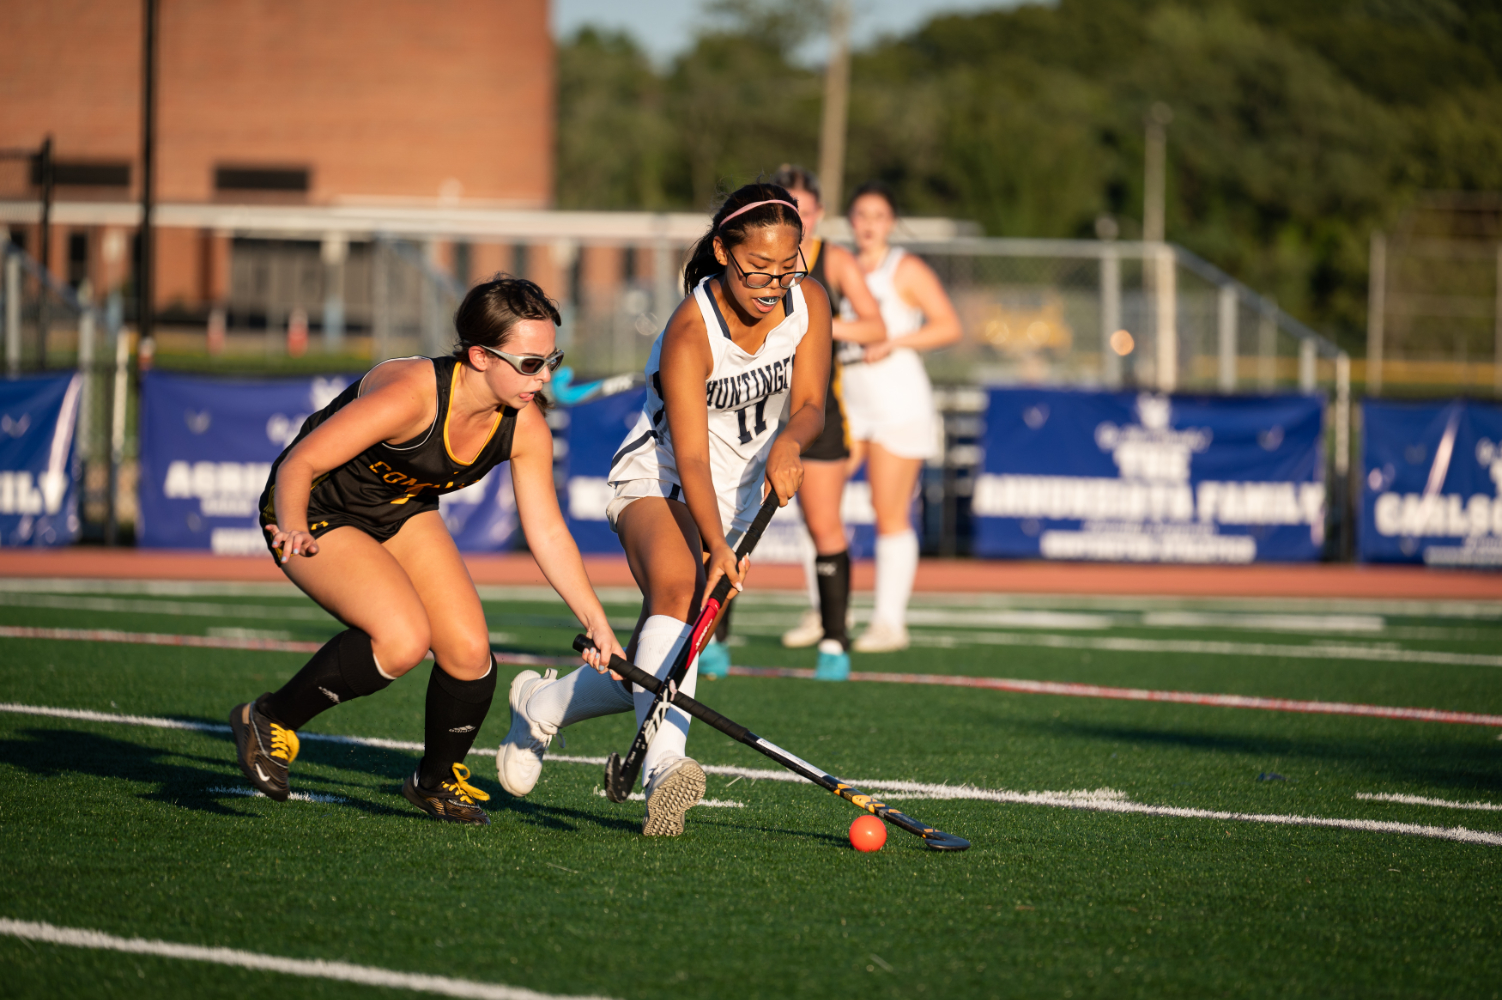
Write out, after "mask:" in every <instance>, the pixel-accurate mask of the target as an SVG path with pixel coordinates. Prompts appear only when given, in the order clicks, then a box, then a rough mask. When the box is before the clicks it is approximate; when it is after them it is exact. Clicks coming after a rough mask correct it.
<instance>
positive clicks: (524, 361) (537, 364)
mask: <svg viewBox="0 0 1502 1000" xmlns="http://www.w3.org/2000/svg"><path fill="white" fill-rule="evenodd" d="M472 346H474V347H478V348H479V349H480V350H482V351H485V352H486V353H488V354H494V355H495V356H496V357H498V358H500V359H501V360H502V361H504V362H506V363H507V364H509V365H510V366H511V367H512V368H515V369H516V370H517V372H518V373H520V374H522V375H536V374H537V373H538V372H540V371H542V367H543V365H547V367H548V371H550V372H556V371H557V370H558V366H559V365H561V364H563V352H562V351H554V352H553V353H552V354H549V355H548V356H547V357H543V356H542V355H541V354H507V353H506V352H505V351H498V350H496V349H495V348H494V347H486V346H485V345H484V344H474V345H472Z"/></svg>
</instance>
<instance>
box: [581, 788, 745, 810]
mask: <svg viewBox="0 0 1502 1000" xmlns="http://www.w3.org/2000/svg"><path fill="white" fill-rule="evenodd" d="M595 795H596V797H598V798H602V799H603V798H608V797H609V796H607V795H606V794H605V789H603V788H596V789H595ZM626 801H628V802H645V801H647V797H646V796H645V795H643V794H642V793H641V792H632V793H631V794H630V795H628V796H626ZM694 806H708V807H709V808H711V809H744V808H746V803H744V802H735V801H733V800H731V799H700V800H699V801H698V802H695V803H694ZM691 808H692V807H691Z"/></svg>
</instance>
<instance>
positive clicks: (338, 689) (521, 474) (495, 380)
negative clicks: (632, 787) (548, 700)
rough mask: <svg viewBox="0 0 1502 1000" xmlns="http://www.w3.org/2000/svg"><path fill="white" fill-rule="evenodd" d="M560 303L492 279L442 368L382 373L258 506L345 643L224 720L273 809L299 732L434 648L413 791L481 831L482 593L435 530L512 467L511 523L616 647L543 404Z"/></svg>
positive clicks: (308, 431)
mask: <svg viewBox="0 0 1502 1000" xmlns="http://www.w3.org/2000/svg"><path fill="white" fill-rule="evenodd" d="M558 323H559V316H558V310H557V308H556V306H555V305H554V304H553V303H552V302H551V301H549V300H548V298H547V296H546V295H544V294H543V292H542V289H540V288H538V287H537V285H535V284H533V283H532V282H530V281H527V280H525V279H521V278H512V277H508V276H505V275H498V276H497V277H495V278H493V279H492V280H490V281H488V282H485V283H483V284H480V285H477V286H475V287H474V288H473V289H471V290H470V292H469V294H468V295H467V296H465V299H464V301H463V303H462V304H461V305H460V306H459V310H458V312H457V313H456V314H455V316H454V325H455V327H456V329H457V331H458V335H459V345H458V347H457V348H456V349H455V350H454V353H453V354H452V355H451V356H449V357H441V358H421V357H417V358H398V359H395V360H392V361H386V362H382V363H381V364H379V365H377V366H376V367H375V368H373V369H371V370H370V371H369V372H368V373H367V374H366V375H365V377H364V378H362V379H361V380H359V381H358V382H356V383H354V384H353V385H351V386H350V387H349V388H348V389H346V390H345V391H344V392H343V393H341V394H340V395H339V397H338V398H337V399H335V400H334V401H333V402H332V403H330V404H329V405H328V406H326V407H324V408H323V409H322V410H320V411H319V412H318V413H315V414H313V415H312V416H310V417H309V418H308V419H307V421H306V422H305V423H304V424H303V426H302V430H301V431H300V433H299V434H298V436H297V438H296V440H294V441H293V442H292V444H291V445H289V446H288V447H287V449H286V450H285V451H283V452H282V454H281V455H280V456H279V457H278V458H277V460H276V463H275V464H274V465H272V467H271V476H270V479H269V480H268V482H267V484H266V490H265V492H264V493H263V494H262V495H261V524H262V526H263V527H264V528H265V530H266V535H267V544H268V545H269V547H270V548H271V551H272V554H273V556H274V557H275V558H276V560H277V562H278V564H279V565H280V566H281V568H282V570H283V572H285V573H286V574H287V576H288V578H289V579H291V580H292V582H293V583H295V584H297V586H298V587H299V588H301V589H302V591H303V592H304V593H306V594H307V595H308V596H309V597H311V598H313V600H315V601H317V602H318V604H319V605H320V606H322V607H323V608H324V609H325V610H326V611H328V612H329V613H330V614H331V615H333V616H334V617H335V618H337V619H339V621H340V622H342V623H343V624H344V625H345V626H347V627H346V628H345V630H344V631H343V632H341V633H339V634H338V635H336V636H335V637H334V638H332V639H330V640H329V641H328V642H327V643H326V644H325V645H324V646H323V648H322V649H320V650H319V651H318V652H316V653H314V654H313V658H312V659H311V660H309V661H308V663H307V665H306V666H304V667H303V668H302V670H300V671H298V673H297V674H296V676H294V677H293V678H292V679H291V680H289V681H288V682H287V683H286V684H284V685H282V687H281V689H280V690H278V691H275V692H270V693H267V694H263V695H261V696H260V697H259V698H257V699H255V700H254V701H250V702H246V703H244V704H242V705H238V706H236V707H235V710H234V711H233V712H232V713H231V714H230V724H231V727H232V729H233V730H234V735H235V745H236V749H237V751H238V758H239V764H240V769H241V770H242V771H244V772H245V776H246V777H247V778H248V779H250V782H251V784H252V785H254V786H255V787H256V788H257V789H259V790H260V791H262V792H264V793H265V794H266V795H267V796H268V797H269V798H272V799H276V800H278V801H281V800H285V799H286V798H287V796H288V794H289V787H288V765H290V764H291V763H292V762H293V760H294V759H296V757H297V751H298V740H297V730H299V729H301V728H302V727H303V726H304V725H306V724H307V723H308V722H309V721H310V720H311V719H313V717H314V716H316V715H318V714H319V713H321V712H323V711H326V710H327V709H329V708H332V707H333V706H335V705H338V704H340V703H341V702H346V701H349V700H350V699H351V698H359V697H363V696H365V695H371V694H375V693H376V692H377V691H380V690H381V689H382V688H384V687H386V686H387V685H389V684H390V683H391V682H392V681H394V680H396V679H397V678H398V677H401V676H402V675H403V674H405V673H406V672H407V671H409V670H411V669H412V668H413V667H415V666H417V664H418V663H420V662H421V661H422V660H423V659H424V657H426V656H427V655H428V652H429V651H430V650H431V651H432V653H433V657H434V661H435V662H434V664H433V671H432V674H431V675H430V676H429V679H428V692H427V708H426V711H425V720H424V746H423V757H422V762H421V763H420V764H419V765H418V768H417V770H416V771H415V772H413V774H412V775H411V776H409V777H408V778H407V780H406V782H405V783H404V784H403V786H402V794H403V795H404V796H406V798H407V799H408V800H409V801H411V802H412V803H413V804H414V805H416V806H417V807H418V808H420V809H422V810H423V811H425V812H426V813H428V814H429V815H430V816H433V817H434V818H436V819H441V820H448V821H451V822H458V823H471V824H480V825H484V824H488V823H489V818H488V817H487V816H486V814H485V811H484V810H483V809H482V808H481V807H480V806H479V805H477V804H476V803H477V801H478V802H483V801H485V800H487V799H488V798H489V796H488V795H487V794H486V793H485V792H483V791H481V790H480V789H478V788H476V787H475V786H474V785H472V784H470V783H469V780H468V779H469V769H468V768H467V767H466V766H465V765H464V757H465V755H466V754H467V753H468V752H469V749H470V747H471V746H472V745H473V744H474V741H475V737H476V736H477V735H478V734H479V730H480V726H481V725H482V724H483V723H484V721H485V716H486V713H487V712H488V711H489V709H490V703H491V699H492V698H493V697H494V695H495V686H496V672H495V663H494V660H493V657H492V655H491V652H490V640H489V629H488V628H487V627H486V623H485V613H484V611H483V609H482V608H481V606H480V598H479V595H478V594H477V593H476V592H475V586H474V583H473V582H472V581H471V580H470V577H469V572H468V570H467V569H466V568H465V565H464V561H463V559H461V558H460V556H459V550H458V549H457V548H456V547H455V545H454V540H453V538H451V537H450V536H449V533H448V530H447V529H446V528H445V527H444V524H443V520H442V518H441V517H440V516H439V511H438V498H439V497H440V496H441V495H443V494H445V493H450V492H453V491H455V490H460V489H463V488H464V487H466V486H469V485H471V484H473V483H476V482H478V481H479V480H480V479H481V478H483V477H484V476H485V474H486V473H488V472H489V471H490V470H491V469H493V468H495V467H496V466H497V465H499V464H501V463H502V462H505V461H508V460H509V461H510V462H511V479H512V483H513V485H514V488H515V491H516V506H517V513H518V515H519V516H520V519H521V526H522V530H523V531H524V532H525V533H526V536H527V541H528V543H529V547H530V548H531V551H532V552H533V553H534V556H535V558H536V559H537V563H538V566H539V567H540V568H541V569H542V571H543V574H544V575H545V576H546V577H547V578H548V582H549V583H551V584H552V585H553V587H554V589H556V590H557V591H558V593H559V595H560V596H562V597H563V599H564V601H565V602H566V603H567V604H568V606H569V608H570V610H572V611H573V613H574V614H575V615H576V616H577V617H578V619H579V621H580V623H581V624H583V625H584V627H585V629H586V630H587V631H588V633H589V636H590V638H591V639H592V640H593V641H594V643H595V646H596V647H598V650H599V651H598V653H596V652H594V651H591V652H590V653H587V654H585V659H586V661H587V662H588V663H589V664H590V665H591V666H593V667H595V668H596V669H602V666H603V664H605V663H608V662H609V658H610V656H612V655H620V654H621V652H622V650H621V647H620V645H619V643H617V641H616V638H615V635H614V634H613V633H612V632H611V630H610V626H609V624H608V623H607V622H606V619H605V610H604V608H602V607H601V606H600V600H599V598H598V597H596V596H595V593H594V590H593V589H592V588H591V587H590V584H589V578H588V577H587V576H586V575H585V572H584V563H583V560H582V559H580V557H579V548H578V546H577V545H576V544H575V543H574V540H573V538H572V537H571V536H570V535H569V533H568V529H567V527H566V526H565V524H564V520H563V515H562V513H561V512H560V511H559V509H558V497H557V493H556V491H555V489H554V486H553V440H552V435H551V433H550V432H549V431H548V427H547V422H546V421H545V420H544V418H543V414H542V411H541V406H540V405H539V404H540V402H541V401H540V400H539V395H540V393H541V391H542V388H543V386H544V385H546V384H547V382H548V380H549V379H550V378H551V377H552V373H553V371H555V370H556V369H557V367H558V365H559V364H560V363H561V361H562V360H563V353H562V352H561V351H558V350H557V349H556V347H555V343H554V339H555V338H554V333H555V328H556V326H557V325H558Z"/></svg>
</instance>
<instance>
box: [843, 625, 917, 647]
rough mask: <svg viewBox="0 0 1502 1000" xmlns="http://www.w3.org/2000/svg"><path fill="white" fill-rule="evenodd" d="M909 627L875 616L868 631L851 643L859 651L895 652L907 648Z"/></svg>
mask: <svg viewBox="0 0 1502 1000" xmlns="http://www.w3.org/2000/svg"><path fill="white" fill-rule="evenodd" d="M907 647H908V637H907V628H906V627H905V626H902V625H892V624H889V623H888V622H884V621H882V620H881V619H879V618H873V619H872V620H871V624H870V625H868V626H866V631H865V632H863V633H862V634H861V637H860V638H859V639H857V640H855V642H854V643H853V644H852V645H851V648H852V649H854V650H855V651H856V652H857V653H895V652H896V651H897V650H899V649H907Z"/></svg>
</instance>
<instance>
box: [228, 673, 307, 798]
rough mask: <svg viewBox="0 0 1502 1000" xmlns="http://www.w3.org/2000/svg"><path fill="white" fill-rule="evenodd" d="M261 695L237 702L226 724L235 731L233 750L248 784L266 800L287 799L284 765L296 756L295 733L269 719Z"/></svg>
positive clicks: (285, 769) (287, 789) (287, 790)
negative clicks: (253, 699)
mask: <svg viewBox="0 0 1502 1000" xmlns="http://www.w3.org/2000/svg"><path fill="white" fill-rule="evenodd" d="M265 697H266V695H264V694H263V695H261V697H260V698H257V699H256V700H255V701H247V702H246V703H245V704H243V705H236V706H235V710H234V711H233V712H231V713H230V714H229V727H230V729H231V730H232V731H233V732H234V734H235V751H236V755H237V758H238V762H239V764H240V770H242V771H244V772H245V777H246V778H248V779H250V783H251V784H252V785H254V786H255V787H256V788H257V789H258V790H259V791H260V792H262V793H263V794H264V795H265V796H266V797H267V798H268V799H275V800H276V801H278V802H285V801H287V795H288V794H289V792H290V791H291V789H290V788H288V787H287V766H288V765H289V764H291V763H292V762H293V761H294V760H296V759H297V751H298V742H297V734H296V733H295V732H293V731H292V730H290V729H287V728H286V727H284V726H279V725H277V724H276V723H275V722H272V721H271V719H270V718H268V717H267V716H266V714H265V713H264V712H262V711H261V710H260V704H261V699H262V698H265Z"/></svg>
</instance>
